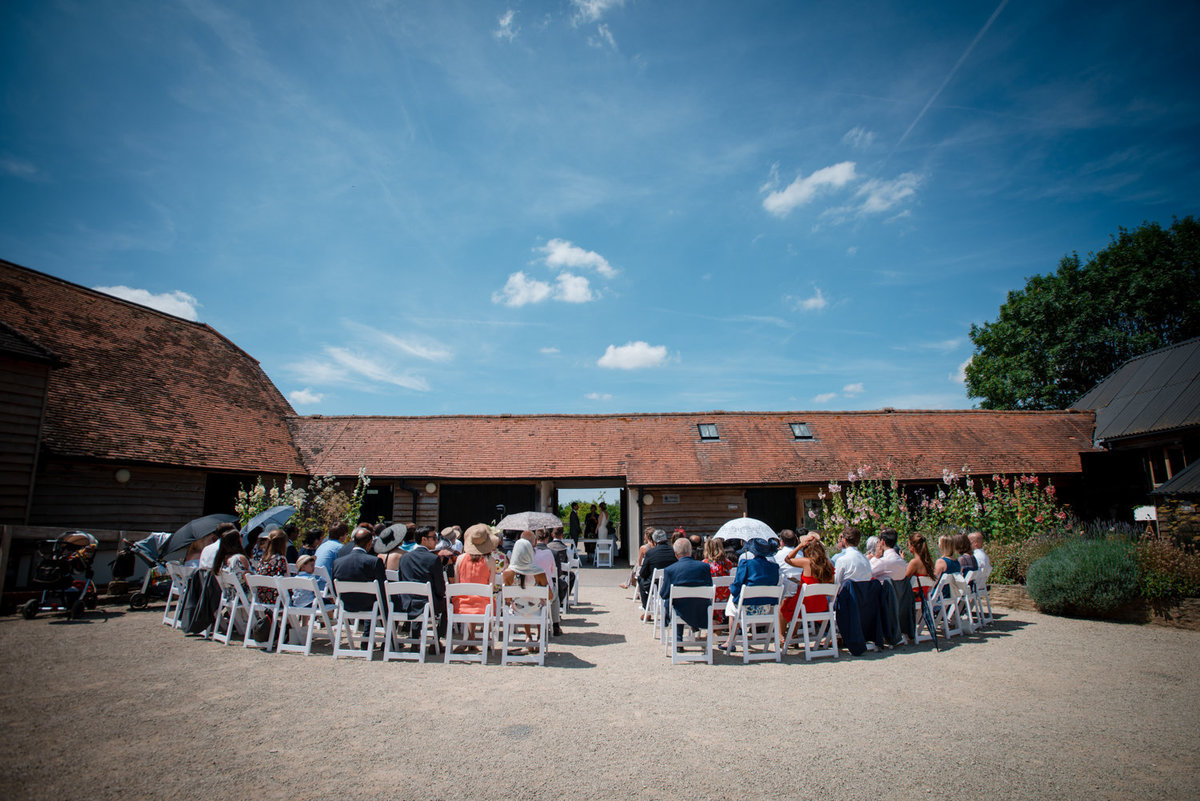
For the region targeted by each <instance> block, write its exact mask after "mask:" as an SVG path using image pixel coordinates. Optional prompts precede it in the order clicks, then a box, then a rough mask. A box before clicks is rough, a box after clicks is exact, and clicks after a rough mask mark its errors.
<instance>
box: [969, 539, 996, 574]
mask: <svg viewBox="0 0 1200 801" xmlns="http://www.w3.org/2000/svg"><path fill="white" fill-rule="evenodd" d="M967 540H968V541H969V542H970V543H971V548H972V549H973V550H972V551H971V555H972V556H974V557H975V564H976V565H977V566H978V568H979V569H980V570H987V571H990V570H991V569H992V560H991V559H989V558H988V555H987V552H986V551H984V550H983V535H982V534H980V533H979V532H978V531H972V532H971V533H970V534H968V535H967Z"/></svg>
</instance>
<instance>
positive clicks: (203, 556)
mask: <svg viewBox="0 0 1200 801" xmlns="http://www.w3.org/2000/svg"><path fill="white" fill-rule="evenodd" d="M237 530H238V529H237V526H235V525H234V524H233V523H221V524H220V525H219V526H217V530H216V531H214V532H213V533H212V541H211V542H209V544H208V545H206V546H204V549H203V550H202V551H200V560H199V562H198V565H197V566H198V567H199V568H200V569H201V570H212V569H213V568H214V567H216V559H217V551H218V550H220V549H221V541H222V540H223V539H224V538H225V535H226V534H228V533H229V532H230V531H237ZM239 536H240V535H239ZM238 544H239V545H240V544H241V540H240V539H239V540H238Z"/></svg>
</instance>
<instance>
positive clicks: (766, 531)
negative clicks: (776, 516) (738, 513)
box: [715, 517, 776, 542]
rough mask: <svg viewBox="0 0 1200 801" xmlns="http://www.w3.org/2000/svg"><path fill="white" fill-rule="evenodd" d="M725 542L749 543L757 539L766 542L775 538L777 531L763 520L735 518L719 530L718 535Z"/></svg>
mask: <svg viewBox="0 0 1200 801" xmlns="http://www.w3.org/2000/svg"><path fill="white" fill-rule="evenodd" d="M715 536H717V537H720V538H721V539H723V540H741V541H742V542H749V541H750V540H752V539H754V538H755V537H761V538H762V539H764V540H769V539H772V538H775V537H776V535H775V531H774V529H772V528H771V527H770V526H768V525H767V524H766V523H764V522H763V521H761V520H756V519H754V518H753V517H735V518H734V519H733V520H730V521H729V522H728V523H726V524H725V525H723V526H721V527H720V528H719V529H717V533H716V535H715Z"/></svg>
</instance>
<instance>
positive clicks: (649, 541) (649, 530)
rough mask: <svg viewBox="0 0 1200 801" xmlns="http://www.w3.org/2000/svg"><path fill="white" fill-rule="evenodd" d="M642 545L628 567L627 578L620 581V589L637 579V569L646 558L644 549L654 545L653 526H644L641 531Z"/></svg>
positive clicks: (630, 584)
mask: <svg viewBox="0 0 1200 801" xmlns="http://www.w3.org/2000/svg"><path fill="white" fill-rule="evenodd" d="M642 539H643V540H645V541H644V542H643V543H642V547H640V548H638V554H637V561H636V562H634V563H633V564H632V565H631V566H630V568H629V580H628V581H624V582H622V583H621V589H623V590H627V589H629V588H630V587H631V586H633V582H635V581H637V578H638V571H640V570H641V569H642V560H643V559H645V558H646V551H648V550H650V549H651V548H653V547H654V528H653V527H652V526H646V528H645V529H644V530H643V531H642Z"/></svg>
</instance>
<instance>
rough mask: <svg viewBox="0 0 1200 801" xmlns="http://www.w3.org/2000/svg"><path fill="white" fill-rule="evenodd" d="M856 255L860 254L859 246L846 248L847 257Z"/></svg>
mask: <svg viewBox="0 0 1200 801" xmlns="http://www.w3.org/2000/svg"><path fill="white" fill-rule="evenodd" d="M855 253H858V246H857V245H851V246H850V247H848V248H846V255H847V256H853V255H854V254H855Z"/></svg>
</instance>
